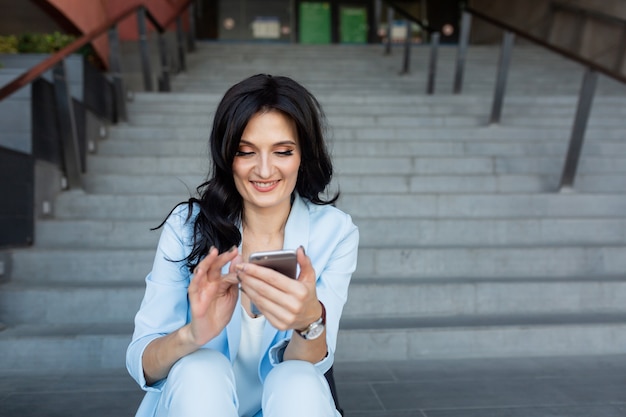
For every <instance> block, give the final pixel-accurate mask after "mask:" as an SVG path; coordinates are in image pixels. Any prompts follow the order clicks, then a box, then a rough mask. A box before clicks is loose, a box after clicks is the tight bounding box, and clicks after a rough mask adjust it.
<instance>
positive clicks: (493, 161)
mask: <svg viewBox="0 0 626 417" xmlns="http://www.w3.org/2000/svg"><path fill="white" fill-rule="evenodd" d="M334 164H335V169H336V172H337V174H338V175H345V174H355V175H356V174H371V173H372V172H377V173H379V174H382V175H385V174H397V175H444V174H447V175H450V174H456V175H507V174H509V175H510V174H539V175H544V174H554V175H558V174H560V173H561V171H562V169H563V157H545V156H544V157H542V156H536V157H525V156H490V157H489V156H485V157H476V156H474V157H469V156H468V157H433V156H430V157H399V156H398V157H336V158H334ZM88 166H89V169H90V171H91V172H92V173H93V174H119V173H124V174H127V175H147V174H153V175H189V174H197V175H202V174H206V173H207V172H209V168H210V165H209V160H208V158H206V157H179V156H172V157H163V156H160V157H159V156H156V157H155V156H143V157H140V156H128V157H124V158H120V157H109V156H104V155H97V156H93V157H91V158H90V159H89V162H88ZM578 170H579V172H580V173H581V174H613V175H614V174H617V173H619V174H626V157H620V156H615V157H597V156H586V157H583V158H581V159H580V162H579V166H578Z"/></svg>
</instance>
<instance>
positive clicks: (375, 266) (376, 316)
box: [0, 43, 626, 370]
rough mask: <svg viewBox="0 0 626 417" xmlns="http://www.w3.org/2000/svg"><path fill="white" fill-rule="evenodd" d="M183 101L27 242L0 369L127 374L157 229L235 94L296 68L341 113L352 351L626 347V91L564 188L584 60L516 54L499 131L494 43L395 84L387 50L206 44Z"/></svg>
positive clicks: (141, 107)
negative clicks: (356, 231)
mask: <svg viewBox="0 0 626 417" xmlns="http://www.w3.org/2000/svg"><path fill="white" fill-rule="evenodd" d="M198 46H199V50H198V52H197V53H195V54H193V55H190V56H189V57H188V59H189V68H190V69H189V72H188V73H186V74H179V75H178V76H176V77H175V79H174V89H175V92H174V93H171V94H156V93H136V94H135V96H134V101H133V102H132V103H129V122H128V123H127V124H124V125H118V126H114V127H112V128H111V130H110V134H109V137H108V139H107V140H105V141H103V142H101V143H100V144H99V148H98V150H97V152H96V153H95V154H93V155H91V156H90V157H89V161H88V170H89V172H88V174H87V176H86V178H85V181H86V189H85V190H84V191H71V192H65V193H63V194H62V195H61V196H60V197H59V198H58V201H57V202H56V204H55V206H54V216H53V217H52V218H50V219H46V220H40V221H38V222H37V225H36V244H35V246H34V247H32V248H29V249H24V250H14V251H12V252H11V280H10V282H8V283H6V284H3V285H2V286H0V321H2V322H4V323H5V324H6V325H8V329H7V330H4V331H2V332H0V352H1V353H2V354H1V355H0V369H18V370H21V369H23V370H29V369H60V370H69V369H89V368H94V367H95V368H120V367H123V366H124V353H125V348H126V346H127V344H128V342H129V340H130V335H131V333H132V320H133V315H134V313H135V312H136V311H137V308H138V306H139V302H140V300H141V297H142V295H143V289H144V287H143V285H144V283H143V279H144V277H145V275H146V274H147V272H148V271H149V269H150V267H151V264H152V259H153V256H154V251H155V245H156V242H157V239H158V235H159V232H151V231H150V230H149V229H150V228H151V227H154V226H156V225H158V224H159V223H160V221H161V220H162V219H163V217H164V216H165V215H166V214H167V213H168V211H169V209H170V208H171V207H172V206H173V205H174V204H175V203H177V202H179V201H181V200H185V199H186V198H188V196H189V195H190V194H193V193H194V189H195V187H196V186H197V185H198V184H199V183H200V181H201V180H202V179H203V177H204V176H205V175H206V172H207V170H208V157H207V143H206V138H207V137H208V133H209V129H210V122H211V116H212V113H213V111H214V110H215V107H216V105H217V102H218V100H219V99H220V98H221V96H222V94H223V93H224V91H225V90H226V88H227V87H228V86H230V85H231V84H233V83H235V82H237V81H239V80H241V79H242V78H244V77H246V76H248V75H251V74H254V73H258V72H269V73H272V74H284V75H290V76H293V77H294V78H295V79H297V80H298V81H300V82H302V83H303V84H305V85H306V86H308V87H309V88H310V89H311V90H312V91H313V93H314V94H315V95H316V96H317V97H318V98H319V99H320V101H321V103H322V105H323V106H324V108H325V110H326V112H327V115H328V117H329V124H330V127H331V129H330V138H331V146H332V149H333V154H334V159H335V164H336V170H337V175H336V178H335V180H334V184H333V187H339V188H340V190H341V192H342V197H341V199H340V201H339V203H338V205H339V207H340V208H342V209H344V210H345V211H347V212H349V213H351V214H352V215H353V217H354V220H355V223H356V224H357V225H358V226H359V228H360V231H361V248H360V252H359V266H358V270H357V272H356V274H355V276H354V278H353V282H352V285H351V290H350V299H349V302H348V304H347V306H346V308H345V311H344V319H343V321H342V331H341V332H340V337H339V346H338V352H337V360H344V361H345V360H357V361H366V360H370V359H380V358H381V357H383V358H385V359H392V360H404V359H413V358H456V357H494V356H542V355H581V354H610V353H626V331H625V330H626V272H625V271H626V194H625V193H626V121H625V120H624V119H625V116H626V106H625V104H626V95H625V94H624V93H625V92H626V88H624V86H621V85H617V84H615V83H613V82H611V81H610V80H607V79H603V78H602V79H601V80H600V85H599V91H598V96H597V97H596V99H595V102H594V107H593V113H592V117H591V120H590V125H589V129H588V132H587V141H586V143H585V146H584V152H583V157H582V160H581V163H580V168H579V176H578V177H577V180H576V186H575V189H574V190H571V191H570V192H566V193H557V192H555V189H556V187H557V184H558V180H559V175H560V170H561V169H562V165H563V159H564V155H565V150H566V147H567V142H568V139H569V134H570V129H571V124H572V119H573V114H574V111H575V107H576V95H577V93H578V88H579V84H580V80H581V78H582V71H581V69H580V68H577V67H576V66H575V65H573V64H571V63H569V62H566V61H564V60H562V59H561V58H559V57H556V56H552V55H549V54H547V53H546V52H542V51H540V50H538V49H535V48H531V47H520V48H518V49H516V51H515V53H514V59H513V67H512V70H511V74H510V76H509V79H510V83H509V86H508V91H509V95H507V97H506V99H505V108H504V114H503V118H502V123H501V124H499V125H497V126H487V125H486V121H487V119H488V115H489V111H490V106H491V95H492V88H493V79H494V74H495V65H496V62H497V55H498V51H497V48H491V47H473V48H471V49H470V52H469V55H468V59H469V61H468V63H467V73H466V75H465V93H464V94H463V95H460V96H456V95H451V94H449V91H450V90H451V85H452V68H454V61H453V60H454V57H455V50H453V49H452V48H442V50H441V51H440V63H439V68H440V73H439V75H438V78H437V93H436V95H435V96H425V95H424V93H423V91H424V89H425V74H424V72H425V68H426V62H425V59H426V56H427V50H426V49H424V48H415V52H416V54H417V55H414V57H413V62H412V65H413V71H412V73H411V74H409V75H405V76H398V75H397V71H398V69H399V68H400V59H401V53H400V51H394V54H392V56H389V57H384V56H383V55H382V47H378V46H327V47H319V46H315V47H314V46H309V47H307V46H302V45H258V44H257V45H246V44H219V43H216V44H199V45H198Z"/></svg>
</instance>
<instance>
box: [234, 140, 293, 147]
mask: <svg viewBox="0 0 626 417" xmlns="http://www.w3.org/2000/svg"><path fill="white" fill-rule="evenodd" d="M239 144H240V145H248V146H256V145H255V144H254V143H252V142H248V141H247V140H245V139H241V140H240V141H239ZM284 145H294V146H295V145H297V143H296V141H295V140H290V139H288V140H281V141H279V142H276V143H272V146H284Z"/></svg>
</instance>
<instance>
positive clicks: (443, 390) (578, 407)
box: [0, 355, 626, 417]
mask: <svg viewBox="0 0 626 417" xmlns="http://www.w3.org/2000/svg"><path fill="white" fill-rule="evenodd" d="M335 373H336V376H335V377H336V382H337V389H338V395H339V400H340V404H341V406H342V407H343V408H344V411H345V417H374V416H376V417H409V416H410V417H461V416H463V417H522V416H523V417H583V416H584V417H622V416H624V415H626V355H615V356H579V357H542V358H499V359H458V360H428V361H426V360H420V361H409V362H406V361H394V362H383V361H375V362H368V363H364V362H340V363H336V364H335ZM141 397H142V392H141V391H140V390H139V389H138V388H137V386H136V385H135V383H134V382H133V381H132V380H131V379H130V377H129V376H128V375H127V374H126V372H125V370H109V371H101V370H100V371H97V372H95V373H88V372H81V373H72V372H68V373H62V374H49V373H47V374H46V373H44V374H38V373H32V372H28V373H26V372H20V373H18V372H6V371H5V372H2V373H0V416H2V417H79V416H80V417H85V416H89V417H110V416H132V415H134V412H135V410H136V407H137V405H138V403H139V402H140V400H141ZM294 416H298V412H297V410H294ZM215 417H219V416H215Z"/></svg>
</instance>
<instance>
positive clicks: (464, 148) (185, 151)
mask: <svg viewBox="0 0 626 417" xmlns="http://www.w3.org/2000/svg"><path fill="white" fill-rule="evenodd" d="M208 147H209V144H208V140H206V139H204V140H203V139H201V138H198V139H196V140H186V141H171V142H168V141H155V142H151V143H146V142H145V141H143V140H134V139H127V140H121V139H117V140H109V141H105V142H102V143H100V144H99V147H98V155H101V156H106V157H112V156H117V157H128V156H133V157H138V156H144V155H145V154H146V153H149V154H150V155H153V156H175V157H178V156H186V157H197V156H198V154H201V155H202V154H205V155H206V157H207V158H208V157H209V149H208ZM330 147H331V150H332V154H333V156H334V157H339V156H342V157H350V156H351V157H357V156H370V157H372V156H381V157H391V156H413V157H418V156H421V157H425V156H436V157H458V156H496V155H498V156H527V157H528V156H547V155H549V156H555V157H563V156H564V155H565V153H566V151H567V143H566V142H565V141H563V140H562V139H561V140H550V141H548V140H540V141H539V140H524V141H521V142H512V141H510V140H508V139H506V138H501V139H475V140H471V141H470V140H468V141H465V142H462V141H459V140H447V139H442V140H437V141H425V140H412V139H394V140H385V141H380V142H375V141H369V142H367V143H363V141H359V140H351V139H343V140H338V141H335V142H333V143H332V144H331V146H330ZM583 155H585V156H617V155H622V156H626V143H624V141H594V142H589V143H586V144H585V148H584V152H583ZM88 175H89V173H88Z"/></svg>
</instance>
